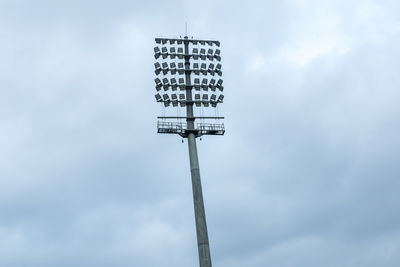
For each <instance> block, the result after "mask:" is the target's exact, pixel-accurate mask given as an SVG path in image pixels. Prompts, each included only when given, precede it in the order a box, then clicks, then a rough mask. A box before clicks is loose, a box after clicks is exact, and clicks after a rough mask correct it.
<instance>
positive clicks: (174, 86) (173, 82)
mask: <svg viewBox="0 0 400 267" xmlns="http://www.w3.org/2000/svg"><path fill="white" fill-rule="evenodd" d="M177 87H178V84H177V83H176V79H175V78H172V79H171V89H172V91H176V88H177Z"/></svg>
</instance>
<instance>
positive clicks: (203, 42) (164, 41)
mask: <svg viewBox="0 0 400 267" xmlns="http://www.w3.org/2000/svg"><path fill="white" fill-rule="evenodd" d="M155 41H156V43H157V44H167V43H169V44H171V45H173V44H175V43H177V44H178V45H179V44H183V43H184V42H185V41H187V42H189V43H192V44H194V45H198V44H200V45H209V46H213V45H216V46H217V47H219V46H220V42H219V41H213V40H197V39H167V38H155Z"/></svg>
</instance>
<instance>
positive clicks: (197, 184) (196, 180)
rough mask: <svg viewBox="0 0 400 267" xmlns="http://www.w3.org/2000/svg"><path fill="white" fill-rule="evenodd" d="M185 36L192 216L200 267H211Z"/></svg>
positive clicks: (187, 47)
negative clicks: (194, 222)
mask: <svg viewBox="0 0 400 267" xmlns="http://www.w3.org/2000/svg"><path fill="white" fill-rule="evenodd" d="M187 39H188V37H187V36H185V41H184V43H185V70H186V71H185V76H186V99H187V105H186V116H187V119H186V122H187V127H188V130H189V134H188V147H189V159H190V172H191V175H192V190H193V203H194V216H195V220H196V234H197V247H198V252H199V261H200V267H211V256H210V246H209V242H208V233H207V223H206V214H205V210H204V202H203V192H202V189H201V180H200V167H199V159H198V155H197V147H196V136H195V134H194V132H193V130H194V120H195V118H194V116H193V101H192V89H191V80H190V56H188V55H189V41H188V40H187Z"/></svg>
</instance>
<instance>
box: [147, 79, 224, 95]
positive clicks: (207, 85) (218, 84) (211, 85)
mask: <svg viewBox="0 0 400 267" xmlns="http://www.w3.org/2000/svg"><path fill="white" fill-rule="evenodd" d="M154 82H155V83H156V90H157V91H160V90H161V88H163V89H164V91H167V90H168V89H169V88H170V87H171V89H172V90H173V91H175V90H177V88H178V87H179V89H180V90H185V89H186V84H185V80H184V79H183V78H179V79H178V80H176V78H171V79H170V80H169V79H168V78H163V79H162V80H161V79H159V78H156V79H154ZM222 83H223V80H222V79H219V80H218V81H217V80H215V79H214V78H212V79H210V81H209V82H208V79H207V78H203V80H202V81H201V82H200V79H199V78H195V79H194V80H193V85H191V86H192V88H194V89H195V90H197V91H198V90H200V89H203V91H208V89H210V90H211V91H215V90H216V89H218V90H220V91H221V92H222V91H223V90H224V87H223V86H222Z"/></svg>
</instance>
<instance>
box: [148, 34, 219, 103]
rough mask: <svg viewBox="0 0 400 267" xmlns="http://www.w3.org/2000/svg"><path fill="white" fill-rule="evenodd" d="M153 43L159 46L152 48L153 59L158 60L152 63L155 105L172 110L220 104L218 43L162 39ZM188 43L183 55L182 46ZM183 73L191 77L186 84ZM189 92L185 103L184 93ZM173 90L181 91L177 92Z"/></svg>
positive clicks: (185, 76) (157, 39)
mask: <svg viewBox="0 0 400 267" xmlns="http://www.w3.org/2000/svg"><path fill="white" fill-rule="evenodd" d="M155 41H156V44H158V45H161V46H156V47H154V57H155V59H156V60H159V61H157V62H155V63H154V68H155V70H154V72H155V74H156V76H157V77H156V79H155V80H154V81H155V87H156V90H157V94H156V95H155V98H156V101H157V102H161V103H163V104H164V106H165V107H168V106H171V104H172V106H173V107H177V106H181V107H184V106H186V105H187V104H191V105H195V106H196V107H201V106H204V107H209V106H211V107H216V106H217V104H219V103H223V99H224V96H223V94H222V92H223V89H224V87H223V85H222V84H223V80H222V79H221V78H220V77H221V76H222V70H221V69H222V65H221V63H220V61H221V50H220V49H219V48H218V47H219V46H220V43H219V42H218V41H211V40H193V39H166V38H156V39H155ZM188 43H189V44H190V46H187V48H189V49H188V50H186V51H188V53H185V49H184V46H183V45H184V44H186V45H187V44H188ZM175 44H176V45H175ZM214 46H215V47H214ZM185 62H186V64H185ZM187 74H189V77H191V81H190V83H186V79H187V77H188V76H187ZM188 84H189V85H188ZM192 89H194V90H195V91H196V92H194V95H192V98H193V99H192V100H191V101H190V102H189V101H187V99H186V94H185V92H186V90H192ZM161 90H162V91H161ZM169 90H171V91H169ZM177 90H179V91H184V92H181V93H177Z"/></svg>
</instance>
